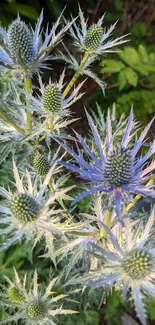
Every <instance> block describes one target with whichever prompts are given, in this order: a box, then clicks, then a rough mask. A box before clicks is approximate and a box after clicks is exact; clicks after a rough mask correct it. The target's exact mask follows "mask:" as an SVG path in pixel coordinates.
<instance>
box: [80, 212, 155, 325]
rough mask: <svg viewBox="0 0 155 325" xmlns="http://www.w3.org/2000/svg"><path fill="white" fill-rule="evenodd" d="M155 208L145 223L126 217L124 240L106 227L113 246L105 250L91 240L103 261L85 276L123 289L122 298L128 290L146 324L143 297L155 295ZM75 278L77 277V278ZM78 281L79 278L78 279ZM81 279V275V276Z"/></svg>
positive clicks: (93, 282) (94, 282) (92, 281)
mask: <svg viewBox="0 0 155 325" xmlns="http://www.w3.org/2000/svg"><path fill="white" fill-rule="evenodd" d="M154 217H155V209H153V211H152V213H151V216H150V217H149V220H148V222H147V224H146V225H145V227H142V224H140V226H139V223H138V225H137V226H135V223H131V220H130V219H128V220H126V228H124V232H123V234H122V236H123V240H119V239H117V238H116V237H115V236H113V234H112V232H111V231H110V230H109V229H108V228H107V227H105V226H104V225H103V226H104V228H105V230H106V231H107V233H108V237H109V240H110V241H111V249H108V250H105V249H102V248H101V247H99V246H97V245H94V244H92V247H93V250H94V252H95V253H98V258H99V259H100V260H101V263H102V265H103V261H104V265H103V267H101V268H100V269H98V270H97V271H95V270H93V271H92V272H90V273H89V274H87V275H86V276H84V277H83V279H82V280H81V282H82V283H84V284H86V285H88V286H92V287H101V286H107V285H108V286H110V287H113V286H115V285H116V286H117V287H119V288H120V289H121V290H122V291H123V298H125V297H126V296H127V293H128V292H129V293H130V295H131V297H132V299H133V300H134V304H135V308H136V313H137V316H138V317H139V319H140V321H141V323H142V324H143V325H146V324H147V321H146V313H145V305H144V302H143V300H144V298H145V297H146V295H148V296H151V297H153V298H155V286H154V282H155V248H154V244H153V240H152V233H153V231H154V227H153V225H154ZM75 282H76V280H75ZM77 282H78V280H77ZM79 282H80V279H79Z"/></svg>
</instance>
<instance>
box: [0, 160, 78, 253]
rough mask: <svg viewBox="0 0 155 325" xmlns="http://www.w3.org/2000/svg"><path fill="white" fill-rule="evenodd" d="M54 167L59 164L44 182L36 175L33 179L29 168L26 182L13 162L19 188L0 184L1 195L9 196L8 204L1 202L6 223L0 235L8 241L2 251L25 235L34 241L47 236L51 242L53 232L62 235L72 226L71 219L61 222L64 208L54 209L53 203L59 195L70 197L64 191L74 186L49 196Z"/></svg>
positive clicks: (2, 218) (65, 197)
mask: <svg viewBox="0 0 155 325" xmlns="http://www.w3.org/2000/svg"><path fill="white" fill-rule="evenodd" d="M55 168H56V163H55V164H53V165H52V167H51V168H50V170H49V172H48V174H47V176H46V177H45V179H44V181H43V183H41V184H38V181H37V178H35V179H34V180H32V178H31V175H30V173H29V172H28V171H26V182H25V179H24V178H23V177H22V178H20V176H19V173H18V170H17V167H16V164H15V162H14V161H13V173H14V178H15V186H16V189H17V191H16V192H15V193H11V191H10V190H9V191H7V190H5V189H4V188H2V187H0V194H1V195H2V196H3V197H4V198H5V199H6V205H0V212H1V218H0V224H1V225H3V229H1V230H0V234H6V236H8V238H7V240H6V242H4V243H2V245H1V247H0V251H2V250H3V249H5V248H7V247H9V246H10V245H11V244H13V243H14V242H15V241H20V239H21V238H23V237H24V238H26V240H27V241H29V240H30V239H31V238H32V239H33V240H34V239H35V244H36V242H37V241H38V240H39V239H40V238H41V237H45V239H46V242H48V238H49V237H48V233H50V237H51V239H52V234H54V235H55V234H63V232H65V230H66V229H67V230H68V229H70V226H69V221H68V222H67V221H66V222H64V223H62V222H61V218H62V217H64V213H63V211H62V210H60V209H54V205H53V204H54V203H55V201H56V200H57V199H58V198H59V197H61V198H64V199H70V197H69V196H67V195H66V194H65V193H66V192H67V191H68V190H69V189H71V188H72V187H69V188H65V189H61V190H57V191H55V194H53V195H51V194H50V192H49V194H50V196H49V195H48V196H47V191H46V189H47V185H48V184H49V181H50V178H51V176H52V174H53V172H54V169H55ZM45 191H46V192H45ZM65 227H66V228H65ZM71 227H73V226H71Z"/></svg>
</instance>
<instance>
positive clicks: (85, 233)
mask: <svg viewBox="0 0 155 325" xmlns="http://www.w3.org/2000/svg"><path fill="white" fill-rule="evenodd" d="M68 233H69V234H72V235H76V236H90V237H96V238H100V233H99V232H95V231H92V232H87V231H83V232H82V231H69V232H68Z"/></svg>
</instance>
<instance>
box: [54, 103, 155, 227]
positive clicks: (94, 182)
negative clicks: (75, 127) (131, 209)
mask: <svg viewBox="0 0 155 325" xmlns="http://www.w3.org/2000/svg"><path fill="white" fill-rule="evenodd" d="M87 118H88V122H89V126H90V128H91V131H92V134H93V140H94V146H96V147H97V150H98V152H99V156H98V155H96V154H95V152H96V151H95V152H94V150H92V149H91V148H90V147H89V146H88V145H87V143H86V141H85V140H84V139H83V138H82V137H81V136H80V135H79V134H78V133H77V132H75V134H76V137H77V140H78V141H79V143H80V145H81V146H82V148H83V149H84V150H85V153H86V154H87V157H88V158H89V161H88V159H87V160H86V159H85V158H84V156H83V154H82V152H81V150H80V149H79V147H78V145H77V150H78V154H76V152H75V151H74V150H73V149H71V148H70V147H69V146H68V145H66V144H64V143H61V142H60V141H59V140H57V141H58V143H59V144H60V145H62V146H63V147H64V148H65V149H66V150H67V151H68V152H69V153H70V154H71V155H72V156H73V157H74V160H73V162H64V161H60V164H61V165H63V166H65V167H66V168H68V169H70V170H72V171H73V172H76V173H78V174H79V175H80V177H81V178H82V179H85V180H87V181H89V183H90V184H91V188H89V189H87V190H86V191H85V192H83V193H81V194H79V195H78V196H77V197H76V198H75V200H74V201H73V203H76V202H77V201H79V200H81V199H82V198H84V197H86V196H87V195H91V194H94V193H96V192H98V191H101V192H102V193H105V194H108V198H109V194H112V195H113V196H114V199H115V209H116V213H117V217H118V219H119V220H120V221H122V220H121V203H122V202H123V200H124V199H125V200H126V199H127V198H128V196H127V195H128V193H132V194H140V195H143V196H150V197H152V198H155V191H154V184H153V185H150V186H146V185H145V184H146V181H147V180H148V178H149V177H150V174H151V172H152V171H153V170H154V169H155V161H152V163H150V165H148V166H147V167H145V164H146V162H147V161H148V159H149V158H150V157H151V156H152V155H153V154H154V152H155V140H154V142H153V143H152V144H151V145H150V148H149V150H148V152H147V153H146V154H145V155H144V156H140V157H137V158H136V155H137V153H138V151H139V150H140V148H141V147H142V145H143V142H144V138H145V136H146V134H147V132H148V130H149V129H150V127H151V124H152V122H153V120H152V121H151V122H150V123H149V124H148V125H147V126H146V127H145V129H144V131H143V132H142V133H141V135H140V137H139V139H137V140H136V141H135V144H134V145H133V148H131V145H130V141H131V140H132V139H133V136H134V135H135V132H134V133H133V132H132V127H133V123H134V120H133V110H132V109H131V113H130V116H129V118H128V123H127V126H126V130H125V132H124V134H123V136H122V141H121V142H120V144H118V145H117V146H116V145H114V136H113V134H112V128H111V120H110V115H109V114H108V116H107V122H106V123H107V126H106V138H105V141H102V140H101V138H100V135H99V133H98V131H97V128H96V126H95V125H94V123H93V121H92V119H91V117H90V116H89V114H88V113H87Z"/></svg>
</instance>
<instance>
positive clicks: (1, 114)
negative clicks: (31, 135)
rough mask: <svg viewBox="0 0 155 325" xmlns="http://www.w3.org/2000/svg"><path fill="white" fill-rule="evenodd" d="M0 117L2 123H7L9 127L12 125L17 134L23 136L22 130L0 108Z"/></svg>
mask: <svg viewBox="0 0 155 325" xmlns="http://www.w3.org/2000/svg"><path fill="white" fill-rule="evenodd" d="M0 116H1V117H2V118H3V120H4V121H6V122H8V123H9V124H10V125H12V126H13V127H14V128H15V129H16V130H17V131H18V132H20V133H21V134H23V135H25V131H24V129H22V128H21V127H20V126H18V125H17V124H16V123H15V122H14V121H13V120H12V119H11V118H10V117H9V116H8V115H7V114H6V113H5V112H4V111H3V110H2V108H0Z"/></svg>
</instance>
